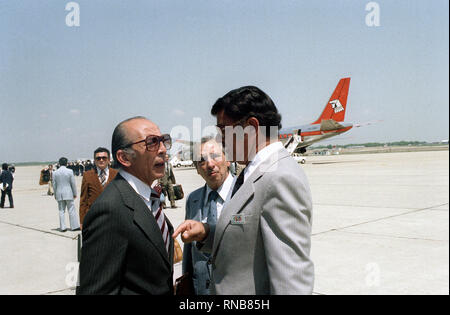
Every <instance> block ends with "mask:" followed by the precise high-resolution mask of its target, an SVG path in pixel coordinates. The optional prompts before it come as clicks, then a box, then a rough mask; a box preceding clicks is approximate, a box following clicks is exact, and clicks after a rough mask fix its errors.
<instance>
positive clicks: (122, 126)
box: [111, 116, 148, 165]
mask: <svg viewBox="0 0 450 315" xmlns="http://www.w3.org/2000/svg"><path fill="white" fill-rule="evenodd" d="M136 119H144V120H148V119H147V118H145V117H143V116H135V117H131V118H128V119H126V120H124V121H122V122H120V123H119V124H118V125H117V126H116V128H115V129H114V132H113V135H112V141H111V152H112V156H113V159H114V161H115V162H116V164H117V165H121V164H120V162H119V161H118V160H117V156H116V154H117V151H118V150H119V149H123V148H125V147H126V146H127V145H128V144H129V143H131V139H130V137H129V132H127V128H126V127H127V126H126V125H127V123H129V122H130V121H133V120H136ZM128 151H129V152H130V153H131V154H132V151H133V150H128Z"/></svg>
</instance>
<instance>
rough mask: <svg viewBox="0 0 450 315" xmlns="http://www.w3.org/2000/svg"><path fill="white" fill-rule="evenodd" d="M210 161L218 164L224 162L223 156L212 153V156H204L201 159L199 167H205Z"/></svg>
mask: <svg viewBox="0 0 450 315" xmlns="http://www.w3.org/2000/svg"><path fill="white" fill-rule="evenodd" d="M210 160H214V161H216V162H221V161H222V160H223V159H222V154H217V153H211V154H205V155H202V156H201V158H200V161H198V165H200V166H203V165H205V163H206V162H208V161H210Z"/></svg>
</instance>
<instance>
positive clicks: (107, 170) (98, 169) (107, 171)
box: [96, 166, 109, 175]
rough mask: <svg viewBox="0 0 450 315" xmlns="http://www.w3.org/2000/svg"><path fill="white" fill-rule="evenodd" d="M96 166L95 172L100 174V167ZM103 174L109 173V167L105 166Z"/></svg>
mask: <svg viewBox="0 0 450 315" xmlns="http://www.w3.org/2000/svg"><path fill="white" fill-rule="evenodd" d="M96 168H97V174H99V175H100V173H101V172H102V170H101V169H100V168H98V167H97V166H96ZM105 174H106V175H108V174H109V167H106V168H105Z"/></svg>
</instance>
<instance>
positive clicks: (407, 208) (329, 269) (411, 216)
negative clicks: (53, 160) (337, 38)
mask: <svg viewBox="0 0 450 315" xmlns="http://www.w3.org/2000/svg"><path fill="white" fill-rule="evenodd" d="M302 167H303V168H304V170H305V172H306V174H307V176H308V178H309V181H310V185H311V190H312V194H313V202H314V210H313V236H312V253H311V255H312V259H313V261H314V264H315V272H316V282H315V288H314V293H315V294H449V151H434V152H433V151H431V152H411V153H387V154H360V155H341V156H311V157H307V163H306V164H304V165H302ZM40 169H41V167H38V166H33V167H31V166H30V167H17V169H16V175H15V181H14V190H13V195H14V203H15V208H14V209H8V208H5V209H0V248H1V250H0V266H1V268H0V294H74V293H75V291H74V286H75V284H74V282H75V281H74V279H76V272H75V271H74V270H75V269H74V268H75V266H76V261H77V257H76V248H77V242H76V240H75V239H74V238H75V237H76V236H77V234H78V233H77V232H70V231H68V232H66V233H60V232H59V231H58V230H57V229H58V227H59V221H58V209H57V203H56V201H55V200H54V198H53V197H51V196H47V195H46V191H47V186H39V185H38V181H39V172H40ZM175 176H176V178H177V182H179V183H181V184H182V185H183V188H184V191H185V196H187V194H188V193H189V192H191V191H193V190H194V189H196V188H198V187H200V186H202V185H203V183H204V182H203V180H202V178H201V177H200V176H199V175H197V173H196V171H195V170H194V169H192V168H191V169H176V170H175ZM77 184H78V188H80V186H81V177H78V178H77ZM185 200H186V198H185V199H183V200H181V201H178V202H177V205H178V206H179V208H177V209H166V212H165V213H166V214H167V216H168V217H169V218H170V220H171V222H172V223H173V225H174V226H175V227H176V226H177V225H178V224H180V223H181V222H182V221H183V220H184V204H185ZM7 204H8V203H7ZM78 206H79V198H78V199H77V200H76V207H77V211H78ZM66 222H67V224H68V215H66ZM180 274H181V266H180V264H178V265H177V266H176V267H175V277H178V276H179V275H180Z"/></svg>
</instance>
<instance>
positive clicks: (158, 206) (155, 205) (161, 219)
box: [150, 186, 170, 252]
mask: <svg viewBox="0 0 450 315" xmlns="http://www.w3.org/2000/svg"><path fill="white" fill-rule="evenodd" d="M160 195H161V191H160V187H159V186H158V187H155V189H152V193H151V195H150V200H151V201H152V213H153V215H154V216H155V220H156V223H158V226H159V229H160V230H161V235H162V238H163V242H164V246H165V247H166V250H167V252H169V245H170V241H169V237H170V235H169V228H168V226H167V224H166V217H165V215H164V212H163V207H162V203H161V199H160Z"/></svg>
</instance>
